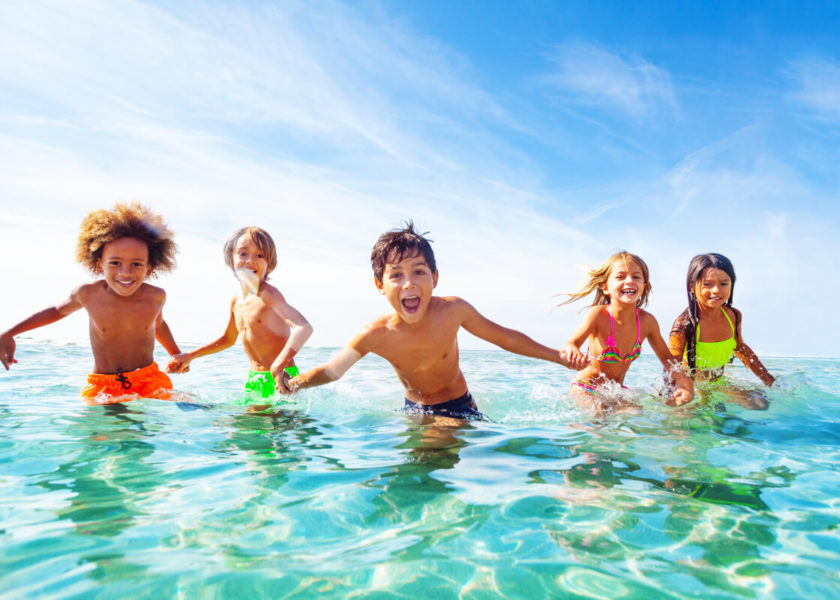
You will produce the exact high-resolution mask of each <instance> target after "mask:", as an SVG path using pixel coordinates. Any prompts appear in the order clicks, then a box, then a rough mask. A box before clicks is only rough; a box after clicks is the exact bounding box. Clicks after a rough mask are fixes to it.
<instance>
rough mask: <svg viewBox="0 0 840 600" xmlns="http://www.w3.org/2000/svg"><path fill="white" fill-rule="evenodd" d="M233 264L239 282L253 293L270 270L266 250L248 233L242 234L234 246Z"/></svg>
mask: <svg viewBox="0 0 840 600" xmlns="http://www.w3.org/2000/svg"><path fill="white" fill-rule="evenodd" d="M231 266H232V267H233V271H234V273H236V277H237V278H238V279H239V282H240V283H241V284H242V286H243V287H244V288H246V289H247V290H248V291H249V292H251V293H256V292H257V290H258V289H259V286H260V283H262V282H263V281H265V277H266V275H268V272H269V269H268V259H267V258H266V256H265V252H263V251H262V249H261V248H260V247H259V246H258V245H257V244H256V242H254V240H253V239H251V236H250V235H249V234H247V233H243V234H242V235H240V236H239V239H237V240H236V243H235V244H234V246H233V257H232V265H231Z"/></svg>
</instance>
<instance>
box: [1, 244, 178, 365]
mask: <svg viewBox="0 0 840 600" xmlns="http://www.w3.org/2000/svg"><path fill="white" fill-rule="evenodd" d="M148 258H149V250H148V247H147V246H146V244H145V243H144V242H142V241H141V240H137V239H134V238H120V239H118V240H114V241H113V242H109V243H108V244H105V247H104V248H103V251H102V258H101V259H100V260H99V261H98V262H97V266H96V271H97V272H98V273H101V274H102V275H103V276H104V280H101V281H95V282H93V283H87V284H83V285H81V286H79V287H78V288H76V289H75V290H73V292H71V294H70V296H69V297H68V298H67V299H66V300H64V301H63V302H60V303H59V304H57V305H55V306H51V307H49V308H46V309H44V310H42V311H40V312H38V313H35V314H34V315H32V316H31V317H29V318H27V319H25V320H23V321H21V322H20V323H18V324H17V325H15V326H14V327H12V328H10V329H9V330H7V331H6V332H4V333H3V334H0V360H2V362H3V366H4V367H6V370H8V369H9V365H11V364H12V363H15V362H17V361H16V360H15V359H14V351H15V341H14V336H16V335H18V334H20V333H23V332H25V331H30V330H32V329H36V328H38V327H43V326H45V325H49V324H51V323H55V322H56V321H59V320H60V319H63V318H64V317H66V316H67V315H69V314H72V313H74V312H76V311H77V310H79V309H81V308H84V309H85V310H86V311H87V313H88V318H89V323H90V327H89V332H90V345H91V350H92V351H93V360H94V365H93V372H94V373H100V374H116V373H125V372H129V371H134V370H136V369H141V368H143V367H146V366H148V365H150V364H152V363H153V362H154V349H155V340H157V341H159V342H160V343H161V345H162V346H163V347H164V348H165V349H166V351H167V352H169V353H170V354H177V353H178V352H180V350H179V349H178V345H177V344H176V343H175V340H174V339H173V337H172V333H171V332H170V330H169V326H168V325H167V324H166V321H164V320H163V313H162V310H163V304H164V302H165V301H166V293H165V292H164V291H163V290H162V289H161V288H159V287H155V286H153V285H149V284H147V283H145V282H144V280H145V279H146V277H148V276H149V275H150V274H151V271H152V268H151V266H150V265H149V264H148Z"/></svg>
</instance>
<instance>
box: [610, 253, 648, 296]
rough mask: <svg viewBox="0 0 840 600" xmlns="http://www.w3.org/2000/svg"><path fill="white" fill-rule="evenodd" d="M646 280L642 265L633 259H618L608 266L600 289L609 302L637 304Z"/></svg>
mask: <svg viewBox="0 0 840 600" xmlns="http://www.w3.org/2000/svg"><path fill="white" fill-rule="evenodd" d="M646 285H647V282H646V281H645V274H644V271H643V270H642V267H641V266H640V265H639V263H637V262H636V261H634V260H618V261H616V262H614V263H613V265H612V267H611V268H610V274H609V277H608V279H607V282H606V283H604V284H602V286H601V289H602V290H603V291H604V293H605V294H606V295H607V296H609V298H610V303H615V302H618V303H619V304H629V305H631V306H636V305H638V303H639V301H640V299H641V297H642V293H643V292H644V291H645V287H646Z"/></svg>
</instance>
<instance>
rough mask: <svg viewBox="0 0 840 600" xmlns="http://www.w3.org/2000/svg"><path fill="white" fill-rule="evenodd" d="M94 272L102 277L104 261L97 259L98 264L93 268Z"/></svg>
mask: <svg viewBox="0 0 840 600" xmlns="http://www.w3.org/2000/svg"><path fill="white" fill-rule="evenodd" d="M93 272H94V273H96V274H97V275H102V273H103V271H102V259H101V258H97V259H96V264H95V265H94V266H93Z"/></svg>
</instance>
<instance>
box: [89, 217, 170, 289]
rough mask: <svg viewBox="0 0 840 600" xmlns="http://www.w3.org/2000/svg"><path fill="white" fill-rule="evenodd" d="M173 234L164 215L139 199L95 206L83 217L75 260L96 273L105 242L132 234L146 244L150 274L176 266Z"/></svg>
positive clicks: (132, 236) (128, 236) (130, 236)
mask: <svg viewBox="0 0 840 600" xmlns="http://www.w3.org/2000/svg"><path fill="white" fill-rule="evenodd" d="M172 236H173V233H172V231H171V230H170V229H169V228H168V227H167V225H166V222H165V221H164V220H163V217H161V216H160V215H159V214H157V213H153V212H152V211H151V210H149V208H148V207H146V206H143V205H141V204H140V203H139V202H132V203H130V204H128V203H125V202H117V203H116V204H115V205H114V208H112V209H111V210H106V209H104V208H101V209H98V210H94V211H92V212H90V213H88V215H87V216H86V217H85V218H84V220H83V221H82V225H81V227H80V228H79V239H78V241H77V242H76V260H77V261H78V262H80V263H82V264H83V265H84V266H86V267H87V268H88V269H89V270H90V271H91V272H93V273H96V272H98V263H99V260H100V259H101V258H102V250H103V249H104V248H105V244H107V243H109V242H113V241H115V240H119V239H122V238H135V239H138V240H140V241H141V242H144V243H145V244H146V246H147V247H148V249H149V267H150V268H151V272H150V275H155V274H157V273H158V272H161V271H171V270H172V269H173V268H174V267H175V252H176V250H177V246H176V245H175V242H174V241H173V239H172Z"/></svg>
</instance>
